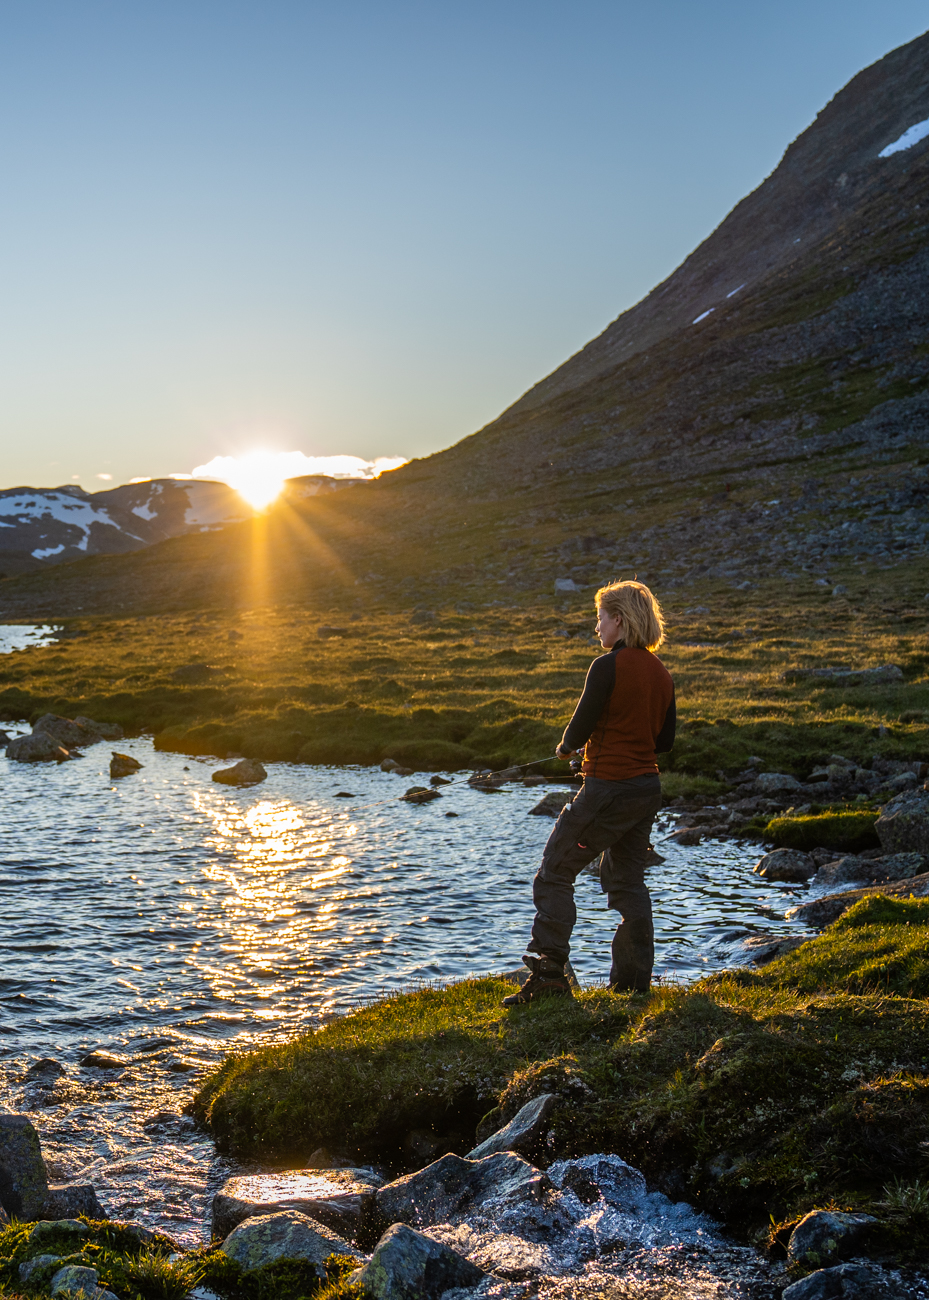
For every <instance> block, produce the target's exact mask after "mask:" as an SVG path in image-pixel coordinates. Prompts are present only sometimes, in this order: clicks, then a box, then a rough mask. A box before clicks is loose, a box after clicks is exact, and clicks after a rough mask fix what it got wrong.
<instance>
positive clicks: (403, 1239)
mask: <svg viewBox="0 0 929 1300" xmlns="http://www.w3.org/2000/svg"><path fill="white" fill-rule="evenodd" d="M486 1276H487V1274H486V1273H485V1272H484V1270H483V1269H480V1268H478V1266H477V1265H476V1264H472V1263H471V1261H470V1260H469V1259H465V1257H464V1255H459V1254H458V1252H457V1251H456V1250H452V1249H451V1247H450V1246H445V1245H442V1244H441V1243H440V1242H438V1241H433V1240H432V1238H431V1237H427V1236H425V1234H424V1233H422V1232H417V1231H416V1230H415V1229H414V1228H408V1227H407V1226H406V1225H405V1224H403V1223H395V1224H394V1225H393V1227H391V1228H388V1229H387V1231H386V1232H385V1233H384V1235H383V1237H381V1239H380V1241H379V1242H378V1243H377V1245H376V1246H375V1248H374V1253H373V1254H372V1256H371V1258H370V1260H369V1261H368V1263H367V1264H365V1265H364V1267H363V1268H361V1269H358V1270H357V1271H356V1272H355V1273H353V1274H352V1281H353V1282H354V1283H355V1284H356V1285H357V1286H358V1288H359V1290H360V1291H361V1293H362V1295H364V1296H369V1297H371V1300H439V1297H440V1296H441V1295H442V1294H443V1293H444V1292H445V1291H450V1290H451V1289H452V1288H453V1287H461V1288H463V1289H471V1288H473V1287H476V1286H478V1285H479V1284H480V1283H481V1282H483V1280H484V1279H485V1277H486Z"/></svg>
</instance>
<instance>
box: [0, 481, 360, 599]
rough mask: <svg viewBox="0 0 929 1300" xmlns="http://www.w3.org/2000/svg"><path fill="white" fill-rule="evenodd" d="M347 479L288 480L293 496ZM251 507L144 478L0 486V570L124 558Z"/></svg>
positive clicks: (204, 484)
mask: <svg viewBox="0 0 929 1300" xmlns="http://www.w3.org/2000/svg"><path fill="white" fill-rule="evenodd" d="M352 482H354V480H352V479H334V478H330V477H328V476H327V475H323V474H308V475H304V476H303V477H300V478H293V479H288V480H287V481H286V482H285V484H284V489H283V495H284V496H285V497H287V499H291V500H294V501H300V500H305V499H307V498H309V497H314V496H317V495H319V494H320V493H326V492H335V491H338V489H339V488H341V487H345V486H347V485H348V484H350V483H352ZM253 514H254V511H253V509H252V507H251V506H250V505H249V504H248V502H247V501H245V500H244V498H242V497H241V496H240V495H239V493H238V492H236V491H235V489H233V488H231V487H229V485H228V484H227V483H221V482H218V481H217V480H213V479H174V478H157V479H146V480H145V481H144V482H141V483H125V484H123V485H122V486H120V487H116V488H107V489H105V490H104V491H102V492H86V491H85V490H84V489H83V488H81V487H75V486H72V485H71V484H66V485H65V486H63V487H57V488H33V487H16V488H6V489H3V490H0V575H2V576H4V577H14V576H16V575H18V574H22V573H29V572H33V571H35V570H37V569H40V568H44V567H45V566H46V565H49V564H61V563H64V562H67V561H69V560H80V559H84V558H85V557H86V556H89V555H124V554H126V553H127V552H129V551H137V550H141V549H142V548H143V547H146V546H152V545H153V544H154V543H156V542H163V541H165V540H167V539H168V538H169V537H181V536H183V535H184V534H185V533H203V532H208V531H211V530H213V529H216V528H225V527H226V526H227V525H229V524H237V523H241V522H242V521H243V520H246V519H250V518H251V517H252V515H253Z"/></svg>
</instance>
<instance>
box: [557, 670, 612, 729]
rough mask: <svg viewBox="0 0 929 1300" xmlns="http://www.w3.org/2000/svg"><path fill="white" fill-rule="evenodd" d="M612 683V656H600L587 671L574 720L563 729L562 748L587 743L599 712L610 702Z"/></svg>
mask: <svg viewBox="0 0 929 1300" xmlns="http://www.w3.org/2000/svg"><path fill="white" fill-rule="evenodd" d="M615 684H616V656H615V654H606V655H600V656H599V657H598V658H597V659H595V660H594V661H593V663H592V664H591V665H590V667H589V668H588V670H587V681H586V682H585V683H584V694H583V695H582V696H581V698H580V699H579V700H578V702H577V708H576V709H575V710H574V717H573V718H572V719H571V721H570V722H569V723H568V725H567V726H566V727H565V733H564V735H563V736H562V738H561V743H562V745H564V747H565V749H580V748H581V746H582V745H586V744H587V742H588V740H590V737H591V736H592V735H593V730H594V727H595V726H596V725H597V723H598V721H599V720H600V715H601V713H602V712H603V710H604V709H605V708H606V706H607V704H608V703H609V699H610V696H611V695H612V694H613V687H614V686H615Z"/></svg>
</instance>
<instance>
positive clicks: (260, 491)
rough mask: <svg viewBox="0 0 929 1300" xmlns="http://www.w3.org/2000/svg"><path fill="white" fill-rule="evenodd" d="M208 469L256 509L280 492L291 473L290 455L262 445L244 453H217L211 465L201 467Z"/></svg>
mask: <svg viewBox="0 0 929 1300" xmlns="http://www.w3.org/2000/svg"><path fill="white" fill-rule="evenodd" d="M220 462H222V463H221V464H220ZM204 469H206V470H210V471H212V473H213V474H215V475H216V477H217V478H221V479H222V480H223V481H224V482H225V483H228V484H229V486H230V487H231V488H235V490H236V492H238V494H239V496H240V497H244V498H245V500H246V501H247V502H248V504H249V505H250V506H251V507H252V508H253V509H255V510H263V509H264V508H265V506H269V505H270V504H271V502H272V501H274V500H275V499H276V498H277V497H278V496H279V495H280V492H281V488H282V487H283V486H284V480H285V479H286V478H287V477H288V473H287V469H288V467H287V464H286V457H282V456H281V453H280V452H277V451H267V450H264V449H262V448H257V449H256V450H255V451H249V452H245V453H244V454H243V455H241V456H216V457H215V458H214V459H213V460H212V461H211V462H210V464H209V465H203V466H200V467H199V470H204ZM194 473H195V474H196V473H198V470H195V471H194Z"/></svg>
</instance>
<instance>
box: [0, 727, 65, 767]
mask: <svg viewBox="0 0 929 1300" xmlns="http://www.w3.org/2000/svg"><path fill="white" fill-rule="evenodd" d="M6 756H7V758H11V759H13V761H14V762H15V763H64V762H65V761H66V760H67V759H69V758H70V757H71V755H70V754H69V753H68V751H67V750H66V749H65V747H64V746H63V745H60V744H59V743H58V741H57V740H56V739H55V738H54V736H49V735H48V734H47V733H46V732H44V731H36V732H33V733H32V735H31V736H17V737H16V739H15V740H11V741H10V743H9V744H8V745H7V747H6Z"/></svg>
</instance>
